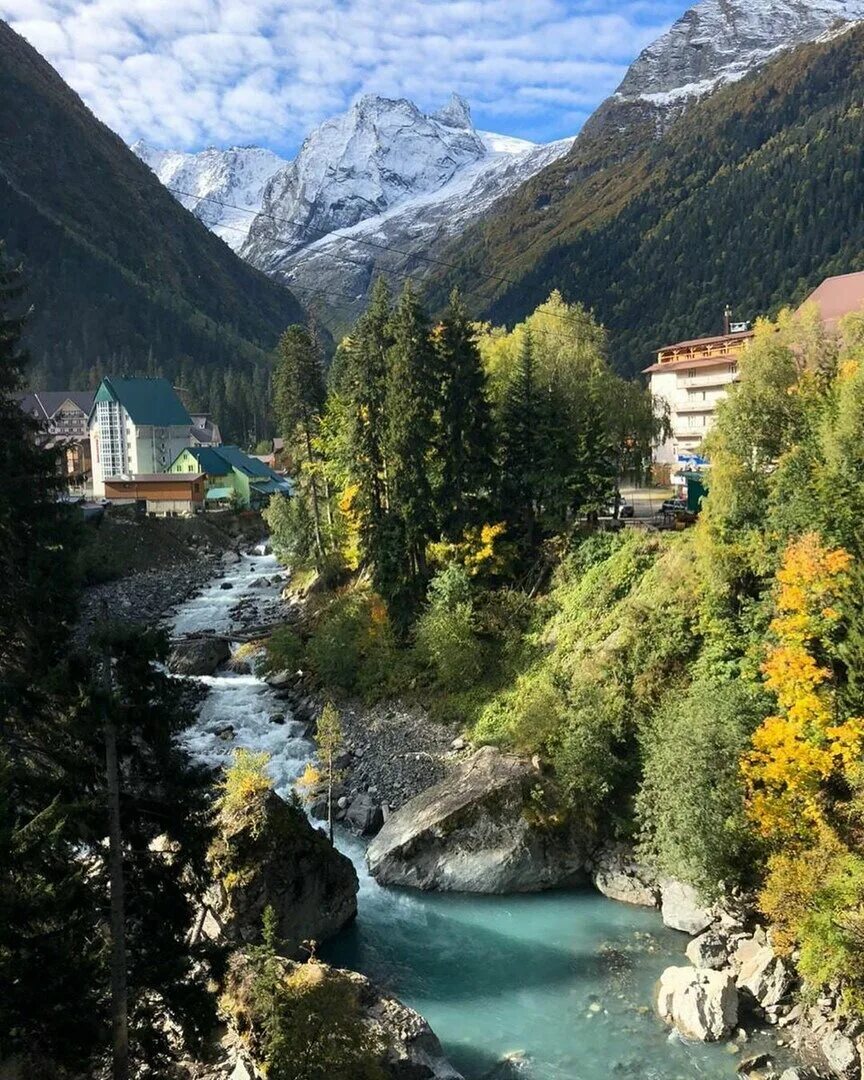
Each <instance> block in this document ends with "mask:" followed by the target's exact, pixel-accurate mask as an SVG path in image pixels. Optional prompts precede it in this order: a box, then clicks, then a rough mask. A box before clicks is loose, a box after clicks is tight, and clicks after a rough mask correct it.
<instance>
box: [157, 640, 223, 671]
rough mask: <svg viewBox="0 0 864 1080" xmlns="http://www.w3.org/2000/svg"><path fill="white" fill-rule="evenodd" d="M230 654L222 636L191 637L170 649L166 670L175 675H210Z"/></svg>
mask: <svg viewBox="0 0 864 1080" xmlns="http://www.w3.org/2000/svg"><path fill="white" fill-rule="evenodd" d="M230 656H231V647H230V645H229V644H228V642H227V641H225V639H224V638H216V637H214V638H192V639H190V640H189V641H180V642H177V644H176V645H174V647H173V648H172V649H171V653H170V655H169V657H168V670H169V671H170V672H172V673H173V674H175V675H212V674H213V672H214V671H216V669H217V668H218V667H220V666H221V665H222V664H224V663H226V662H227V660H228V659H229V657H230Z"/></svg>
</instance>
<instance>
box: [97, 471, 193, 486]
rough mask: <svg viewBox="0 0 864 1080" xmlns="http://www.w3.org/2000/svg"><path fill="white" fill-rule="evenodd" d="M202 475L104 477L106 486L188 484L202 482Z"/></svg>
mask: <svg viewBox="0 0 864 1080" xmlns="http://www.w3.org/2000/svg"><path fill="white" fill-rule="evenodd" d="M203 477H204V474H203V473H164V472H157V473H133V474H132V475H131V476H106V477H105V483H106V484H165V483H168V484H188V483H191V482H192V481H193V480H202V479H203Z"/></svg>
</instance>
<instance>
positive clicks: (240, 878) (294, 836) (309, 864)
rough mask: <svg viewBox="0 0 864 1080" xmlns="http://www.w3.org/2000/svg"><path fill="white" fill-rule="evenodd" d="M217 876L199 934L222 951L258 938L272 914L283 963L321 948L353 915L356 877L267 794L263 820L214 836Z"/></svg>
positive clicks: (320, 837) (321, 838) (295, 814)
mask: <svg viewBox="0 0 864 1080" xmlns="http://www.w3.org/2000/svg"><path fill="white" fill-rule="evenodd" d="M213 851H214V864H215V866H216V868H217V871H219V872H220V873H221V876H220V877H219V879H218V880H216V881H215V882H214V884H213V886H212V888H211V890H210V894H209V896H208V906H209V913H208V917H207V918H206V919H205V920H204V924H203V925H204V929H205V932H207V933H208V934H209V936H211V937H217V938H220V939H223V940H225V941H227V942H228V943H230V944H235V945H246V944H251V943H254V942H256V941H258V940H259V939H260V937H261V927H262V920H263V916H264V911H265V909H266V908H267V907H272V908H273V910H274V911H275V913H276V917H277V920H278V925H277V934H278V937H279V939H280V941H281V942H282V945H281V950H282V951H284V953H285V955H286V956H290V957H297V956H301V955H302V954H303V949H302V946H303V943H304V942H306V941H317V942H320V941H324V940H325V939H326V938H329V937H332V936H333V935H334V934H336V933H338V932H339V930H341V929H342V927H343V926H346V925H347V924H348V923H349V922H350V921H351V920H352V919H353V918H354V917H355V916H356V914H357V890H358V888H359V884H358V881H357V872H356V871H355V869H354V865H353V863H352V862H351V860H350V859H348V858H347V857H346V856H345V855H343V854H341V852H339V851H337V850H336V849H335V848H334V847H333V846H332V845H331V844H330V841H329V840H328V839H327V837H326V836H325V835H324V833H323V832H319V831H318V830H317V829H315V828H313V826H312V825H311V824H310V823H309V821H308V820H307V818H306V815H305V814H304V813H303V811H302V810H301V809H300V808H299V807H297V806H294V805H291V804H288V803H286V802H285V801H284V800H283V799H280V798H279V796H278V795H276V794H275V793H274V792H270V793H269V795H268V796H267V798H266V803H265V816H264V820H263V821H255V822H245V821H244V822H240V823H239V824H238V827H237V829H236V830H235V831H234V832H233V833H232V832H229V833H227V834H226V833H225V832H222V833H220V835H219V837H218V839H217V840H216V842H215V843H214V846H213Z"/></svg>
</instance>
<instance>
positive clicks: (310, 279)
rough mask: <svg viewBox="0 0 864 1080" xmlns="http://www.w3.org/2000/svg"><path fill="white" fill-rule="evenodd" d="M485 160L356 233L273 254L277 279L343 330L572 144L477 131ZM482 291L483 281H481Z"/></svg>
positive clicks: (370, 221) (366, 222) (357, 228)
mask: <svg viewBox="0 0 864 1080" xmlns="http://www.w3.org/2000/svg"><path fill="white" fill-rule="evenodd" d="M477 135H478V137H479V139H480V141H481V142H482V144H483V147H484V152H483V155H482V157H480V158H479V159H478V160H477V161H475V162H473V163H472V164H469V165H466V166H465V167H464V168H462V169H460V170H458V171H457V172H456V173H455V174H454V175H453V177H452V178H451V179H450V180H449V181H448V182H447V183H445V184H443V185H442V186H441V187H439V188H436V189H433V190H431V191H427V192H425V193H422V192H421V193H418V194H415V195H413V196H411V197H409V198H406V199H404V200H402V201H399V202H397V203H396V204H395V205H393V206H391V207H390V208H389V209H387V210H385V211H383V212H382V213H380V214H375V215H373V216H372V217H369V218H366V219H365V220H363V221H361V222H359V223H358V224H357V225H354V226H353V227H351V228H343V229H339V230H338V231H337V232H334V233H331V234H328V235H327V236H324V237H322V238H321V239H319V240H316V241H315V242H314V243H311V244H309V245H308V246H307V247H305V248H303V249H302V250H300V251H296V252H294V253H293V254H285V255H280V253H279V249H278V242H277V244H274V247H273V248H272V249H271V257H272V258H273V259H274V262H276V263H277V268H276V270H275V272H276V276H277V277H279V278H280V279H281V280H283V281H285V283H286V284H287V285H288V286H289V288H290V289H291V290H292V291H296V292H297V295H298V296H300V297H301V299H302V300H303V302H304V303H307V304H314V306H315V308H316V310H319V311H321V313H322V317H326V316H327V313H328V312H330V313H331V314H332V317H331V319H330V321H331V322H332V324H333V325H338V326H342V325H345V324H346V323H347V322H348V321H350V320H352V319H353V318H354V317H356V316H357V315H358V314H359V313H360V312H361V311H362V309H363V304H364V301H365V297H366V294H367V292H368V289H369V287H370V286H371V284H372V282H373V281H374V280H375V278H376V277H377V276H378V275H383V276H384V277H385V279H386V280H387V281H388V283H389V284H390V285H391V288H392V289H393V290H394V292H395V291H398V290H399V288H400V287H401V285H402V282H403V281H405V279H406V277H408V276H415V277H416V278H418V279H419V278H421V277H423V276H424V274H425V273H426V271H427V270H428V269H429V268H430V266H431V265H434V262H435V252H436V251H437V249H438V247H439V246H440V245H441V244H442V243H443V242H444V241H446V240H449V239H452V238H453V237H455V236H458V235H459V234H460V233H461V232H462V231H463V230H464V229H465V228H466V227H467V226H468V225H470V224H471V222H473V221H476V220H477V219H478V218H479V217H480V216H481V215H482V214H484V213H485V212H486V211H487V210H489V209H490V208H491V207H493V206H494V204H495V203H496V202H498V200H499V199H501V198H502V197H504V196H505V195H508V194H509V193H511V192H513V191H515V190H516V189H517V188H518V187H520V186H521V185H522V184H523V183H524V182H525V181H526V180H528V179H529V178H530V177H532V176H533V175H534V174H535V173H537V172H539V171H540V170H541V169H543V168H545V166H546V165H549V164H550V163H551V162H553V161H555V160H556V159H557V158H559V157H561V156H563V155H564V154H566V153H567V151H568V150H569V149H570V147H571V146H572V145H573V139H561V140H559V141H558V142H554V143H548V144H546V145H537V144H534V143H530V142H525V141H523V140H521V139H511V138H506V137H503V136H499V135H492V134H489V133H487V132H477ZM478 284H479V285H480V286H482V284H483V282H482V281H481V282H479V283H478Z"/></svg>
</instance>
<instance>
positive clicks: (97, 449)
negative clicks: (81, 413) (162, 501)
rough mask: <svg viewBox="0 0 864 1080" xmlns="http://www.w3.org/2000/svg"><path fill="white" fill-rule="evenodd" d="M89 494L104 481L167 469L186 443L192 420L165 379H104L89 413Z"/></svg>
mask: <svg viewBox="0 0 864 1080" xmlns="http://www.w3.org/2000/svg"><path fill="white" fill-rule="evenodd" d="M89 428H90V447H91V452H92V459H93V494H94V495H96V496H104V495H105V481H106V480H107V479H114V478H122V479H129V478H131V477H133V476H136V475H153V474H155V473H165V472H167V471H168V469H169V467H170V465H171V462H172V461H173V460H174V459H175V458H176V457H177V455H178V454H179V453H180V451H181V450H182V449H183V448H184V447H186V446H189V444H190V442H191V437H190V431H191V428H192V419H191V417H190V416H189V413H188V412H187V411H186V409H185V408H184V406H183V404H182V402H181V401H180V398H179V397H178V396H177V394H176V393H175V391H174V389H173V387H172V386H171V383H169V382H168V380H167V379H143V378H134V379H124V378H116V377H114V376H112V377H110V378H104V379H103V380H102V382H101V383H100V385H99V389H98V390H97V391H96V396H95V399H94V402H93V408H92V410H91V412H90V420H89Z"/></svg>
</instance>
